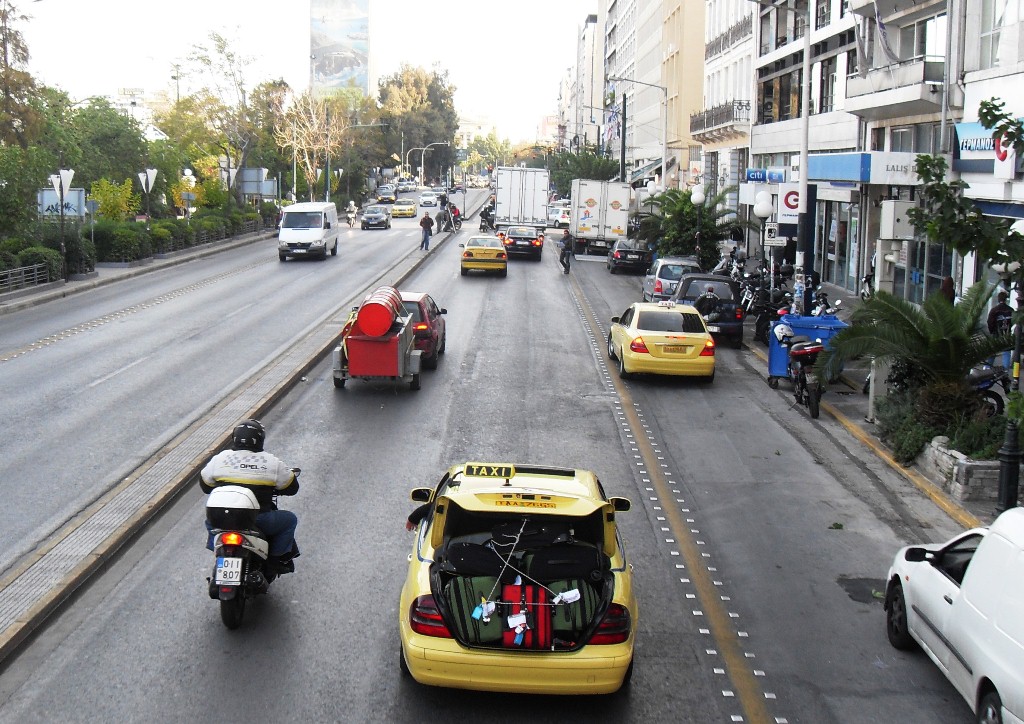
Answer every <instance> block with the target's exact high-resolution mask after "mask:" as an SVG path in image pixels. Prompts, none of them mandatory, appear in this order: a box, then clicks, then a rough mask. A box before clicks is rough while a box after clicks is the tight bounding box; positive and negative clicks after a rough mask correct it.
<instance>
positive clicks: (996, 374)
mask: <svg viewBox="0 0 1024 724" xmlns="http://www.w3.org/2000/svg"><path fill="white" fill-rule="evenodd" d="M888 381H889V380H886V382H888ZM967 384H968V385H970V386H971V387H972V388H973V389H974V391H975V392H977V393H978V397H980V398H981V404H982V409H983V410H984V411H985V417H995V416H997V415H1002V414H1003V410H1004V409H1006V402H1005V401H1004V400H1003V396H1002V395H1000V394H999V393H998V392H996V390H995V387H996V386H997V385H998V386H999V387H1002V388H1003V394H1006V395H1008V394H1010V373H1009V372H1008V371H1007V369H1006V368H1005V367H1003V366H1002V365H996V366H992V365H987V364H985V365H978V366H977V367H975V368H974V369H972V370H971V371H970V372H968V373H967ZM870 388H871V373H870V372H869V373H868V375H867V377H866V378H865V379H864V386H863V387H862V388H861V392H863V393H864V394H865V395H866V394H868V391H869V390H870ZM897 389H898V388H897Z"/></svg>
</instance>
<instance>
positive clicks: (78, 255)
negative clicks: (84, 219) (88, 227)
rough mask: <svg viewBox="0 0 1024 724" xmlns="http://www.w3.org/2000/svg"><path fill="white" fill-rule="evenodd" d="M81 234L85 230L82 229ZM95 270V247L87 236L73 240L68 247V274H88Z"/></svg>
mask: <svg viewBox="0 0 1024 724" xmlns="http://www.w3.org/2000/svg"><path fill="white" fill-rule="evenodd" d="M82 231H83V233H86V232H85V229H84V228H83V230H82ZM95 269H96V245H95V244H93V242H92V239H90V238H89V237H88V236H82V237H80V238H77V239H75V241H74V244H72V245H70V246H68V274H88V273H89V272H91V271H94V270H95Z"/></svg>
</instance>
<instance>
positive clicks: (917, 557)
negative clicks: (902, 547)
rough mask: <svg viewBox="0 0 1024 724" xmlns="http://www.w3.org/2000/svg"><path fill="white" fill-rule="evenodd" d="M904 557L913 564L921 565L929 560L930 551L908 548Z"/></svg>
mask: <svg viewBox="0 0 1024 724" xmlns="http://www.w3.org/2000/svg"><path fill="white" fill-rule="evenodd" d="M903 557H904V558H905V559H906V560H908V561H910V562H911V563H920V562H921V561H924V560H925V559H927V558H928V551H926V550H925V549H924V548H917V547H915V548H908V549H907V552H906V554H904V556H903Z"/></svg>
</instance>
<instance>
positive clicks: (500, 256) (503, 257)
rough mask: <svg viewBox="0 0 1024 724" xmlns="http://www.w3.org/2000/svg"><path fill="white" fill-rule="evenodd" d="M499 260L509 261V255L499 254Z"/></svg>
mask: <svg viewBox="0 0 1024 724" xmlns="http://www.w3.org/2000/svg"><path fill="white" fill-rule="evenodd" d="M498 258H499V259H508V254H506V253H505V252H500V253H499V254H498Z"/></svg>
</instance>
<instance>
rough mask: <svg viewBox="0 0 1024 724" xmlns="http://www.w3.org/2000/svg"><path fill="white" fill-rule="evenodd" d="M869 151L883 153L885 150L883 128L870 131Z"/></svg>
mask: <svg viewBox="0 0 1024 724" xmlns="http://www.w3.org/2000/svg"><path fill="white" fill-rule="evenodd" d="M871 150H872V151H884V150H885V127H884V126H879V127H878V128H872V129H871Z"/></svg>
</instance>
